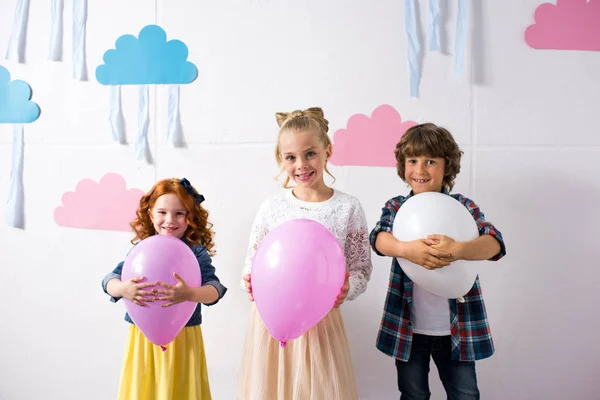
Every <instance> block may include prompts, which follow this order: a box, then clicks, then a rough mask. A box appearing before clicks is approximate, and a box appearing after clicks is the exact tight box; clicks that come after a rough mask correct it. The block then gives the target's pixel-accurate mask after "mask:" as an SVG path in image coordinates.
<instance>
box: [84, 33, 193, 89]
mask: <svg viewBox="0 0 600 400" xmlns="http://www.w3.org/2000/svg"><path fill="white" fill-rule="evenodd" d="M187 57H188V48H187V46H186V45H185V44H183V42H181V41H179V40H169V41H167V34H166V33H165V31H164V30H163V29H162V28H161V27H159V26H157V25H148V26H146V27H144V28H143V29H142V30H141V31H140V34H139V39H138V38H136V37H135V36H133V35H123V36H121V37H120V38H118V39H117V41H116V43H115V48H114V49H111V50H108V51H107V52H106V53H104V64H103V65H100V66H99V67H98V68H96V79H98V82H100V83H101V84H103V85H145V84H185V83H190V82H192V81H193V80H194V79H196V76H197V75H198V70H197V69H196V66H195V65H194V64H192V63H191V62H189V61H187Z"/></svg>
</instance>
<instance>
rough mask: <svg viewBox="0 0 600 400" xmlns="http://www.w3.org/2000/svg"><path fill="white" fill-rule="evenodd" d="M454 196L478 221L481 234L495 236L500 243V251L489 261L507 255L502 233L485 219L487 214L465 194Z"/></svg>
mask: <svg viewBox="0 0 600 400" xmlns="http://www.w3.org/2000/svg"><path fill="white" fill-rule="evenodd" d="M452 197H454V198H456V200H458V201H460V202H461V203H462V204H463V205H464V206H465V207H466V208H467V210H469V212H470V213H471V215H472V216H473V218H474V219H475V222H476V223H477V229H478V230H479V236H482V235H491V236H493V237H494V238H495V239H496V240H497V241H498V243H500V252H499V253H498V254H496V255H495V256H493V257H492V258H490V259H489V261H498V260H499V259H501V258H502V257H504V256H505V255H506V247H505V245H504V239H503V238H502V233H500V231H499V230H498V229H497V228H496V227H495V226H494V225H493V224H492V223H491V222H489V221H486V220H485V215H484V214H483V212H482V211H481V209H480V208H479V206H478V205H477V204H475V202H473V200H471V199H469V198H467V197H465V196H463V195H460V194H458V195H453V196H452Z"/></svg>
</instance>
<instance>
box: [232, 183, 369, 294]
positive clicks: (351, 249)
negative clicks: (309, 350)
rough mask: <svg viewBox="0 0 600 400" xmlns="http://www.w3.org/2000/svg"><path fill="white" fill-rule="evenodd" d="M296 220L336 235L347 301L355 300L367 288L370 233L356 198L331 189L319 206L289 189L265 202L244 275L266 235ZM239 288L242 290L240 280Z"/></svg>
mask: <svg viewBox="0 0 600 400" xmlns="http://www.w3.org/2000/svg"><path fill="white" fill-rule="evenodd" d="M298 218H306V219H311V220H313V221H317V222H319V223H320V224H322V225H323V226H325V227H327V228H328V229H329V230H330V231H331V232H332V233H333V234H334V235H335V237H336V238H337V240H338V241H339V242H340V244H341V246H342V249H344V255H345V257H346V269H347V270H348V272H349V273H350V278H349V284H350V290H349V291H348V295H347V296H346V300H354V299H356V298H357V297H358V295H360V294H361V293H363V292H364V291H365V290H366V289H367V282H368V281H369V279H370V278H371V271H372V270H373V266H372V264H371V248H370V245H369V231H368V229H367V220H366V217H365V213H364V211H363V209H362V206H361V205H360V202H359V201H358V199H357V198H356V197H354V196H350V195H348V194H346V193H343V192H340V191H338V190H334V192H333V196H331V198H329V199H328V200H325V201H322V202H318V203H315V202H307V201H302V200H299V199H297V198H296V197H295V196H294V195H293V193H292V189H288V190H286V191H285V192H283V193H281V194H278V195H276V196H274V197H272V198H270V199H268V200H266V201H264V202H263V203H262V205H261V206H260V209H259V210H258V213H257V214H256V217H255V219H254V223H253V225H252V231H251V232H250V245H249V247H248V254H247V256H246V262H245V265H244V270H243V275H245V274H249V273H250V271H251V268H252V259H253V257H254V253H255V252H256V250H257V248H258V245H259V244H260V242H261V241H262V240H263V238H264V237H265V236H266V235H267V233H269V232H270V231H271V229H273V228H275V227H276V226H277V225H280V224H282V223H283V222H286V221H289V220H292V219H298ZM241 287H242V289H243V290H245V285H244V281H243V280H242V282H241Z"/></svg>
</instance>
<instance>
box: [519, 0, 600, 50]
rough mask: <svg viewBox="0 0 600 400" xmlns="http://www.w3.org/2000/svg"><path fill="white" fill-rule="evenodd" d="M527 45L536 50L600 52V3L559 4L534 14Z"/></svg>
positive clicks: (574, 0)
mask: <svg viewBox="0 0 600 400" xmlns="http://www.w3.org/2000/svg"><path fill="white" fill-rule="evenodd" d="M534 19H535V24H533V25H530V26H529V27H528V28H527V29H526V30H525V41H526V42H527V44H528V45H529V46H530V47H533V48H535V49H556V50H584V51H600V0H590V1H589V3H588V2H587V1H586V0H557V2H556V5H554V4H551V3H544V4H542V5H540V6H538V8H537V9H536V10H535V16H534Z"/></svg>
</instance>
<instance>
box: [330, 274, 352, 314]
mask: <svg viewBox="0 0 600 400" xmlns="http://www.w3.org/2000/svg"><path fill="white" fill-rule="evenodd" d="M349 278H350V274H349V273H348V272H346V278H345V280H344V285H343V286H342V291H341V292H340V294H338V297H337V299H336V300H335V304H334V305H333V307H335V308H338V307H339V306H341V305H342V303H343V302H344V300H345V299H346V296H347V295H348V290H350V283H349V282H348V279H349Z"/></svg>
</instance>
